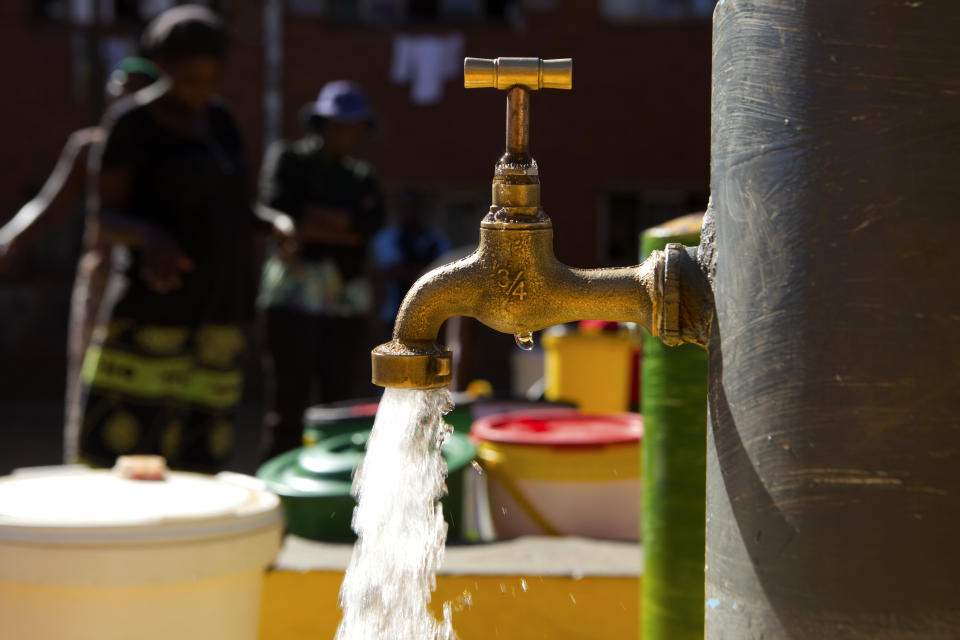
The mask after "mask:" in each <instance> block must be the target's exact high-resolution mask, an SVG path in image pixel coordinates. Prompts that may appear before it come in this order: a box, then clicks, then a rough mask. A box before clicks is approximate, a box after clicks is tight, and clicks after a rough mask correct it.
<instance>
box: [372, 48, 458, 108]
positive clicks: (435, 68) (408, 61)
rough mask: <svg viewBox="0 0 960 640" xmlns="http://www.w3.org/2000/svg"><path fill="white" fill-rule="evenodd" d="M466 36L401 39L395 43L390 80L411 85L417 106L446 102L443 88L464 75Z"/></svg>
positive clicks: (411, 94)
mask: <svg viewBox="0 0 960 640" xmlns="http://www.w3.org/2000/svg"><path fill="white" fill-rule="evenodd" d="M462 56H463V36H462V35H461V34H459V33H452V34H450V35H446V36H436V35H423V36H408V35H398V36H396V37H395V38H394V40H393V60H392V62H391V65H390V79H391V80H392V81H393V82H396V83H397V84H405V83H409V84H410V100H412V101H413V102H414V104H435V103H437V102H439V101H440V99H441V98H443V85H444V83H445V82H446V81H447V80H451V79H454V78H456V77H457V76H458V75H459V73H460V65H461V60H462Z"/></svg>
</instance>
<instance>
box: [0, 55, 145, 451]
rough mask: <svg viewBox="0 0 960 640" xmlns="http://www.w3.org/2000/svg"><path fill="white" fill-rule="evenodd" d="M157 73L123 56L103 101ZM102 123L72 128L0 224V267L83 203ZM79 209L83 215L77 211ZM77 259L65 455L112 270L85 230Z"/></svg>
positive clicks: (72, 446)
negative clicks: (34, 189)
mask: <svg viewBox="0 0 960 640" xmlns="http://www.w3.org/2000/svg"><path fill="white" fill-rule="evenodd" d="M159 77H160V72H159V70H158V69H157V67H156V65H154V64H153V63H152V62H150V61H149V60H147V59H146V58H136V57H131V58H125V59H123V60H121V61H120V62H119V63H118V64H117V67H116V68H115V69H114V70H113V71H112V72H111V73H110V77H109V78H108V80H107V86H106V98H107V103H108V104H112V103H114V102H116V101H117V100H119V99H120V98H123V97H125V96H128V95H130V94H133V93H136V92H137V91H139V90H140V89H143V88H144V87H146V86H148V85H150V84H152V83H153V82H155V81H156V80H157V79H158V78H159ZM105 135H106V133H105V131H104V129H103V128H102V127H99V126H96V127H87V128H85V129H80V130H79V131H75V132H74V133H73V134H71V136H70V137H69V138H68V140H67V144H66V145H65V146H64V148H63V151H62V152H61V153H60V158H59V160H57V165H56V167H55V168H54V170H53V173H52V174H50V177H49V178H47V181H46V182H45V183H44V185H43V188H42V189H41V190H40V193H39V194H37V196H36V197H35V198H34V199H33V200H31V201H30V202H28V203H27V204H25V205H23V207H21V208H20V211H18V212H17V214H16V215H15V216H14V217H13V218H12V219H11V220H10V221H9V222H8V223H7V224H6V225H4V226H3V227H2V228H0V270H2V269H5V268H7V267H9V266H10V265H11V263H12V262H13V261H15V260H16V256H17V254H18V253H20V252H21V251H23V250H24V249H25V248H27V247H29V246H30V245H31V244H33V243H35V242H37V241H38V240H40V238H42V237H43V235H44V234H46V233H47V232H49V231H50V230H51V229H52V228H54V227H56V226H57V225H59V224H61V223H62V222H64V220H65V219H67V218H68V217H70V216H71V214H74V213H76V212H77V211H78V210H82V209H83V205H84V201H85V199H86V191H87V186H88V174H87V164H88V160H89V156H90V151H91V149H92V148H93V147H94V145H96V144H100V143H102V142H103V140H104V138H105ZM77 215H81V214H79V213H77ZM86 231H87V233H85V234H84V238H83V249H82V251H81V255H80V260H79V262H78V264H77V276H76V279H75V281H74V287H73V295H72V299H71V304H70V322H69V329H68V332H67V386H66V388H67V392H66V406H65V414H64V415H65V428H64V459H65V460H66V461H67V462H73V461H75V460H76V456H77V451H76V442H77V435H78V433H79V418H80V416H79V406H80V363H81V362H82V361H83V354H84V353H85V352H86V350H87V346H89V344H90V336H91V334H92V333H93V326H94V322H95V320H96V313H97V309H98V308H99V307H100V301H101V300H102V299H103V294H104V291H105V289H106V286H107V280H108V279H109V276H110V252H109V250H108V248H106V247H103V246H98V245H97V244H96V243H95V242H93V238H92V237H91V236H92V234H91V233H90V232H89V229H87V230H86Z"/></svg>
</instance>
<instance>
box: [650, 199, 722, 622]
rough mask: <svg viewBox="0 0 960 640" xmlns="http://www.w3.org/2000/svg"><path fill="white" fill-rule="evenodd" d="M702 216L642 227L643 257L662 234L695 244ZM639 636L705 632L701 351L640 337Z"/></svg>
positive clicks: (703, 377)
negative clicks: (642, 571) (640, 490)
mask: <svg viewBox="0 0 960 640" xmlns="http://www.w3.org/2000/svg"><path fill="white" fill-rule="evenodd" d="M700 223H701V216H699V215H691V216H684V217H683V218H677V219H675V220H671V221H670V222H667V223H665V224H663V225H661V226H659V227H653V228H651V229H648V230H647V231H645V232H644V234H643V240H642V246H641V259H643V258H645V257H646V256H648V255H649V254H650V253H651V252H652V251H654V250H655V249H663V248H664V247H665V246H666V244H667V243H668V242H682V243H683V244H685V245H696V244H698V243H699V239H700ZM642 380H643V388H642V390H641V412H642V413H643V424H644V434H643V454H642V461H641V468H642V474H641V484H642V486H643V510H642V515H641V522H642V523H643V524H642V527H643V534H642V535H643V554H644V573H643V583H642V588H641V609H642V611H643V616H642V622H641V631H642V633H641V637H642V638H643V640H702V639H703V611H704V609H703V607H704V600H703V598H704V595H703V593H704V591H703V564H704V560H703V558H704V531H705V529H704V527H705V524H704V518H705V511H706V502H705V500H706V474H707V471H706V467H707V464H706V448H707V352H706V350H705V349H701V348H700V347H698V346H696V345H692V344H685V345H681V346H679V347H668V346H666V345H664V344H663V343H662V342H660V339H659V338H653V337H651V336H649V335H647V336H645V337H644V341H643V376H642Z"/></svg>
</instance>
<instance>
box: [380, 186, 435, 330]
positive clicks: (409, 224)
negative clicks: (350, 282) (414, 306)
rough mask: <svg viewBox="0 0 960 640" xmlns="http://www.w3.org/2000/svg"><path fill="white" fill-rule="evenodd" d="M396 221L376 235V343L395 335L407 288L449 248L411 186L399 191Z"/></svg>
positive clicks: (395, 208)
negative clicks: (430, 224)
mask: <svg viewBox="0 0 960 640" xmlns="http://www.w3.org/2000/svg"><path fill="white" fill-rule="evenodd" d="M394 211H395V214H396V215H395V220H394V223H393V224H391V225H389V226H387V227H384V228H383V229H381V230H380V231H378V232H377V234H376V235H375V236H373V242H372V243H371V259H372V262H373V266H374V281H375V282H376V284H377V286H376V287H375V289H376V291H377V294H378V295H377V296H376V299H377V300H378V302H379V305H378V311H377V313H378V316H377V322H378V336H377V339H376V340H375V342H376V343H377V344H379V343H381V342H386V341H388V340H390V339H391V338H392V337H393V322H394V320H395V319H396V317H397V312H398V311H399V310H400V303H401V302H403V297H404V296H405V295H406V293H407V290H409V289H410V287H412V286H413V283H414V282H416V280H417V278H419V277H420V276H421V275H422V274H423V273H424V271H426V270H427V266H428V265H430V264H431V263H432V262H433V261H434V260H436V259H437V258H439V257H440V256H441V255H443V254H445V253H446V252H447V251H449V250H450V243H449V241H448V240H447V238H446V236H444V235H443V234H442V233H440V232H439V231H435V230H433V229H430V228H428V227H427V226H426V225H425V224H424V213H423V194H421V193H420V191H419V190H417V189H414V188H412V187H408V188H406V189H403V190H402V191H400V193H399V194H397V197H396V201H395V203H394Z"/></svg>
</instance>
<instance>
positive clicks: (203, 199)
mask: <svg viewBox="0 0 960 640" xmlns="http://www.w3.org/2000/svg"><path fill="white" fill-rule="evenodd" d="M142 44H143V48H144V50H145V51H146V52H148V53H149V55H150V57H151V58H152V59H154V60H155V61H156V63H157V65H158V66H159V67H160V69H161V71H162V72H163V77H162V78H161V80H160V81H158V82H156V83H155V84H153V85H152V86H150V87H148V88H146V89H145V90H143V91H140V92H139V93H137V94H136V95H135V96H133V99H132V100H130V101H126V102H123V103H120V104H118V105H115V107H114V108H113V109H111V110H110V111H109V112H108V114H107V116H106V118H105V122H104V128H105V130H106V140H105V141H104V143H103V146H102V149H101V150H100V153H99V155H97V154H95V155H94V158H93V163H92V166H93V179H94V185H95V188H94V193H93V196H94V197H93V198H92V201H91V203H90V207H91V211H92V212H94V213H95V214H96V215H95V216H94V218H93V219H94V222H95V225H94V231H95V233H96V237H97V240H98V242H100V243H103V244H105V245H111V246H119V247H124V248H126V249H127V252H128V254H129V259H128V260H126V261H125V264H117V265H116V266H115V270H114V274H113V277H112V280H111V283H110V287H109V289H108V292H107V296H106V298H105V300H104V306H105V308H104V309H103V310H101V313H100V315H99V320H100V322H98V326H97V328H96V330H95V332H94V336H93V340H92V342H91V345H90V347H89V348H88V349H87V353H86V355H85V358H84V362H83V368H82V380H83V385H84V399H85V403H84V407H83V420H82V427H81V432H80V438H79V458H80V460H81V461H83V462H87V463H90V464H93V465H97V466H106V465H110V464H113V462H114V460H115V458H116V457H117V456H119V455H126V454H160V455H163V456H165V457H166V458H167V460H168V462H169V464H170V466H171V467H174V468H180V469H192V470H198V471H215V470H217V469H221V468H223V467H224V465H225V464H226V462H227V460H228V458H229V456H230V454H231V453H232V449H233V437H234V431H235V428H234V427H235V425H234V422H235V414H236V410H237V407H238V404H239V401H240V398H241V391H242V383H243V370H242V357H243V355H244V351H245V336H244V333H243V329H242V325H243V324H244V323H247V322H249V321H251V319H252V316H253V299H254V281H253V277H252V276H253V268H254V265H253V236H254V232H255V231H258V230H268V229H269V228H271V226H272V227H273V228H274V229H279V230H286V231H287V232H292V224H291V223H290V221H289V219H287V218H286V217H285V216H283V215H281V214H276V215H271V214H270V213H269V212H263V217H264V218H267V219H269V220H270V222H269V223H268V222H266V221H264V220H261V219H259V218H257V217H255V215H254V211H255V209H254V207H253V206H252V204H251V203H252V199H253V195H254V194H253V188H252V181H251V179H250V173H249V169H248V165H247V162H246V159H245V158H244V150H243V143H242V139H241V135H240V131H239V130H238V129H237V125H236V123H235V122H234V119H233V116H232V114H231V113H230V111H229V110H228V109H227V107H226V106H225V105H224V104H223V103H222V102H221V101H220V100H219V99H217V98H216V97H215V92H216V90H217V88H218V86H219V84H220V78H221V75H222V71H223V66H224V59H225V56H226V53H227V49H228V36H227V32H226V29H225V27H224V25H223V23H222V22H221V20H220V19H219V18H218V17H217V16H216V14H214V13H213V12H212V11H210V10H209V9H206V8H204V7H200V6H195V5H186V6H181V7H175V8H173V9H170V10H168V11H166V12H164V13H162V14H160V15H159V16H157V17H156V18H155V19H154V20H153V21H152V22H151V23H150V24H149V25H147V27H146V29H145V31H144V35H143V41H142ZM115 285H117V286H116V287H115Z"/></svg>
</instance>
